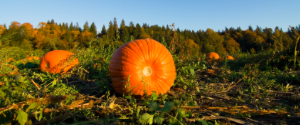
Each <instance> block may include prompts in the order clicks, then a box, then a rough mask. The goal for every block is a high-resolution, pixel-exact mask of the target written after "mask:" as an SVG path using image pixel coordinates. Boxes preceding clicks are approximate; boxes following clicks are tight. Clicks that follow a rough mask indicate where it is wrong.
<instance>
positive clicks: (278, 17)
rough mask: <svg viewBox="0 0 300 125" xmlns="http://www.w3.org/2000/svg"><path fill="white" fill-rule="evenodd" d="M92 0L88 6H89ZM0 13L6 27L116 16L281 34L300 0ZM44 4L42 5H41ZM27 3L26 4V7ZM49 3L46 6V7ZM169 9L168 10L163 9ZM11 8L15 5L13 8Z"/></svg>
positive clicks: (60, 6)
mask: <svg viewBox="0 0 300 125" xmlns="http://www.w3.org/2000/svg"><path fill="white" fill-rule="evenodd" d="M89 3H93V4H89ZM2 4H3V5H5V6H3V7H1V8H0V14H1V15H4V16H3V17H4V18H3V19H1V20H0V24H2V25H3V24H6V26H7V27H8V26H9V25H10V24H11V22H13V21H17V22H20V23H21V24H23V23H25V22H28V23H30V24H32V25H33V27H34V28H37V26H38V24H39V23H40V22H47V21H50V20H52V19H53V20H54V21H55V22H56V23H57V24H60V23H61V24H62V23H68V25H69V24H70V23H71V22H73V24H76V23H77V22H78V24H79V26H80V27H83V25H84V23H85V22H86V21H87V22H88V23H89V25H90V24H91V23H92V22H94V23H95V25H96V27H97V31H98V32H99V31H101V29H102V26H103V25H105V27H106V28H107V27H108V24H109V21H113V19H114V18H116V19H117V23H118V26H120V23H121V21H122V19H124V21H125V25H126V26H128V25H129V23H130V22H133V23H134V24H135V25H136V24H137V23H139V24H140V25H142V24H143V23H146V24H148V25H149V26H152V25H158V26H167V25H171V24H172V23H174V24H175V28H176V29H177V28H179V29H180V30H190V31H192V30H194V31H195V32H196V31H199V30H204V31H205V30H206V29H207V28H210V29H212V30H214V31H215V32H218V31H224V30H225V27H227V28H231V27H232V28H235V29H236V28H238V27H240V28H241V29H242V30H247V29H248V27H249V26H252V28H253V29H256V27H257V26H259V27H261V28H262V29H264V28H271V29H273V30H274V28H275V27H276V26H278V27H279V29H281V28H282V30H283V31H284V32H287V30H288V29H289V26H292V27H295V26H299V24H300V23H299V20H300V17H298V16H295V15H294V12H299V10H300V8H298V7H297V5H299V4H300V1H293V0H288V1H279V0H274V1H271V2H269V1H258V0H253V1H236V0H232V1H229V2H228V1H221V0H216V1H203V2H202V1H193V2H190V1H184V2H183V1H178V0H177V1H162V2H161V1H152V2H144V1H130V2H127V1H113V2H111V1H93V0H92V1H89V2H86V1H85V2H84V1H78V0H75V1H72V2H69V1H45V2H40V1H37V0H31V1H29V2H28V1H21V0H17V1H5V2H2ZM45 5H47V6H45ZM31 6H32V7H31ZM49 7H51V8H49ZM170 7H171V9H169V8H170ZM14 8H17V9H14Z"/></svg>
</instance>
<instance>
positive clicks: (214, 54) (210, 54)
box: [207, 52, 220, 60]
mask: <svg viewBox="0 0 300 125" xmlns="http://www.w3.org/2000/svg"><path fill="white" fill-rule="evenodd" d="M207 58H208V59H215V60H218V59H219V58H220V56H219V54H218V53H215V52H210V53H208V54H207Z"/></svg>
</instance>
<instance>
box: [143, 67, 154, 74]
mask: <svg viewBox="0 0 300 125" xmlns="http://www.w3.org/2000/svg"><path fill="white" fill-rule="evenodd" d="M143 73H144V75H145V76H150V75H151V74H152V69H151V67H150V66H146V67H145V68H144V70H143Z"/></svg>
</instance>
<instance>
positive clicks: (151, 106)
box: [149, 102, 159, 112]
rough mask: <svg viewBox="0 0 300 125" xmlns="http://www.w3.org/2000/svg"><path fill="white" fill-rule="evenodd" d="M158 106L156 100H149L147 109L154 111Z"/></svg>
mask: <svg viewBox="0 0 300 125" xmlns="http://www.w3.org/2000/svg"><path fill="white" fill-rule="evenodd" d="M158 108H159V105H158V103H157V102H151V103H150V105H149V111H150V112H152V111H155V110H157V109H158Z"/></svg>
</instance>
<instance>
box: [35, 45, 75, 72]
mask: <svg viewBox="0 0 300 125" xmlns="http://www.w3.org/2000/svg"><path fill="white" fill-rule="evenodd" d="M77 64H79V62H78V59H77V58H75V57H74V53H71V52H69V51H65V50H53V51H50V52H48V53H47V54H45V55H44V56H43V57H42V59H41V63H40V67H41V71H46V72H50V73H61V72H63V73H66V72H67V71H68V70H69V69H71V68H72V67H73V66H75V65H77Z"/></svg>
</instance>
